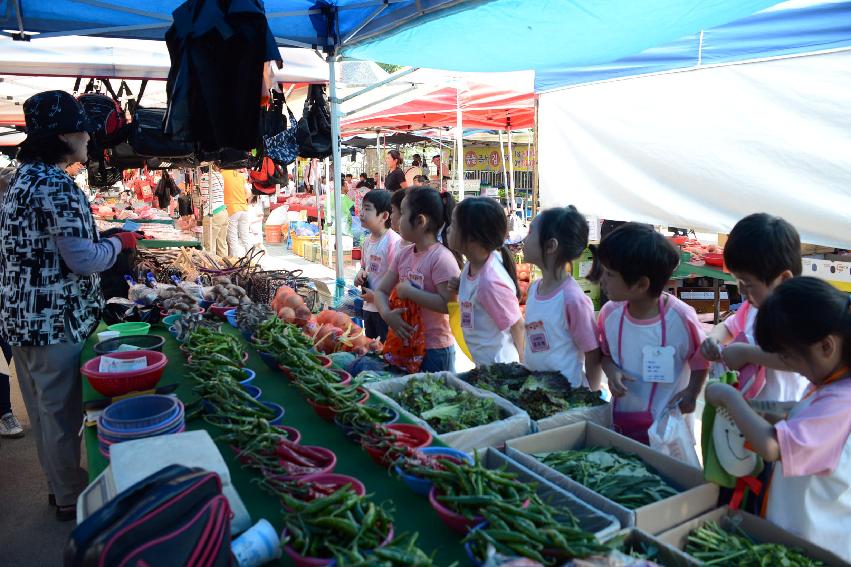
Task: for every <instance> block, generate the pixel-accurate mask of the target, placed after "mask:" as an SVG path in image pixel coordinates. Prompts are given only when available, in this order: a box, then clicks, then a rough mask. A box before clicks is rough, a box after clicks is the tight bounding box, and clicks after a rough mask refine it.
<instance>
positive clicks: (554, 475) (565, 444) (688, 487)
mask: <svg viewBox="0 0 851 567" xmlns="http://www.w3.org/2000/svg"><path fill="white" fill-rule="evenodd" d="M586 447H599V448H608V447H614V448H616V449H618V450H620V451H621V452H623V453H626V454H631V455H636V456H638V457H639V458H640V459H641V460H642V461H644V462H645V463H646V464H647V465H648V466H649V467H650V468H651V469H652V470H653V471H654V472H656V473H657V474H659V476H661V477H662V478H663V479H664V480H665V481H666V482H668V483H669V484H670V485H671V486H673V487H674V488H675V489H677V490H680V493H679V494H677V495H676V496H672V497H670V498H666V499H665V500H661V501H659V502H654V503H653V504H648V505H647V506H642V507H641V508H637V509H635V510H631V509H629V508H626V507H624V506H621V505H620V504H617V503H616V502H613V501H612V500H609V499H608V498H605V497H604V496H602V495H600V494H598V493H596V492H594V491H592V490H590V489H589V488H586V487H585V486H583V485H582V484H580V483H578V482H576V481H575V480H573V479H571V478H569V477H567V476H565V475H563V474H561V473H558V472H556V471H555V470H553V469H552V468H550V467H548V466H546V465H544V464H542V463H541V462H540V461H538V460H537V459H535V458H534V457H532V454H533V453H546V452H550V451H564V450H568V449H584V448H586ZM506 454H507V455H508V456H509V457H510V458H512V459H514V460H516V461H517V462H519V463H520V464H521V465H524V466H526V467H527V468H529V469H531V470H532V471H533V472H535V473H538V474H539V475H541V476H543V477H544V478H546V479H548V480H551V481H552V482H554V483H555V484H557V485H558V486H561V487H562V488H564V489H565V490H567V491H569V492H571V493H573V494H575V495H576V496H577V497H579V498H580V499H581V500H584V501H585V502H587V503H588V504H590V505H591V506H593V507H594V508H597V509H598V510H602V511H603V512H606V513H609V514H612V515H613V516H614V517H616V518H617V519H618V520H620V522H621V525H622V526H624V527H632V526H636V527H638V528H640V529H642V530H644V531H646V532H648V533H651V534H658V533H661V532H663V531H665V530H667V529H669V528H671V527H673V526H676V525H679V524H681V523H683V522H685V521H686V520H689V519H691V518H694V517H695V516H697V515H699V514H703V513H704V512H706V511H708V510H712V509H713V508H716V507H717V506H718V486H717V485H715V484H710V483H707V482H706V481H705V480H704V478H703V471H701V470H700V469H696V468H693V467H690V466H688V465H686V464H684V463H681V462H680V461H677V460H676V459H673V458H671V457H669V456H667V455H663V454H662V453H659V452H657V451H654V450H652V449H651V448H650V447H647V446H646V445H642V444H641V443H638V442H637V441H633V440H632V439H629V438H627V437H624V436H623V435H619V434H617V433H615V432H614V431H611V430H609V429H605V428H603V427H600V426H599V425H595V424H593V423H588V422H584V423H575V424H573V425H566V426H564V427H559V428H557V429H551V430H549V431H545V432H543V433H536V434H534V435H529V436H527V437H522V438H519V439H513V440H510V441H508V442H507V443H506Z"/></svg>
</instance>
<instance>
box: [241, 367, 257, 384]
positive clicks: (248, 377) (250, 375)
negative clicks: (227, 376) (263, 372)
mask: <svg viewBox="0 0 851 567" xmlns="http://www.w3.org/2000/svg"><path fill="white" fill-rule="evenodd" d="M242 371H243V372H245V376H246V379H245V380H240V381H239V383H240V384H242V385H243V386H247V385H248V384H251V382H252V380H254V379H255V378H257V373H256V372H254V371H253V370H251V369H250V368H243V369H242Z"/></svg>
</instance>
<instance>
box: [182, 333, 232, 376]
mask: <svg viewBox="0 0 851 567" xmlns="http://www.w3.org/2000/svg"><path fill="white" fill-rule="evenodd" d="M183 346H184V347H185V348H186V350H188V351H189V354H191V355H192V360H193V362H194V361H195V360H199V361H200V359H202V358H203V359H209V360H212V361H219V362H220V363H221V361H222V360H225V359H226V360H228V361H230V363H231V364H235V365H237V366H241V365H242V356H243V348H242V343H241V342H240V340H239V339H238V338H236V337H235V336H233V335H228V334H225V333H221V332H217V331H215V330H212V329H207V328H205V327H201V328H198V329H196V330H195V331H193V332H192V333H191V334H190V335H189V337H188V338H187V339H186V342H185V343H184V345H183Z"/></svg>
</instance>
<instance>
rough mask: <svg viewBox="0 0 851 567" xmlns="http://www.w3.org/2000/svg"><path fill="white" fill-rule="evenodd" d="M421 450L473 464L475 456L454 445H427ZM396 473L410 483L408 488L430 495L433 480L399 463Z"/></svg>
mask: <svg viewBox="0 0 851 567" xmlns="http://www.w3.org/2000/svg"><path fill="white" fill-rule="evenodd" d="M419 452H421V453H424V454H426V455H431V456H435V457H438V458H447V459H448V460H451V461H452V462H455V463H462V462H465V461H466V462H468V463H470V464H473V457H471V456H470V455H468V454H467V453H465V452H464V451H459V450H458V449H453V448H452V447H425V448H423V449H420V450H419ZM396 473H397V474H398V475H399V476H400V477H401V479H402V481H403V482H404V483H405V484H407V485H408V488H410V489H411V490H413V491H414V492H416V493H417V494H421V495H422V496H428V493H429V491H430V490H431V487H432V482H431V481H430V480H427V479H424V478H420V477H418V476H414V475H411V474H408V473H406V472H405V471H403V470H402V469H401V467H399V465H396Z"/></svg>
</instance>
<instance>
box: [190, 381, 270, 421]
mask: <svg viewBox="0 0 851 567" xmlns="http://www.w3.org/2000/svg"><path fill="white" fill-rule="evenodd" d="M194 389H195V391H196V392H197V393H198V394H199V395H200V396H201V397H202V398H204V399H205V400H207V401H208V402H209V403H210V404H212V405H213V406H214V407H215V408H216V409H215V411H216V413H218V414H221V415H226V416H232V415H238V416H242V417H254V418H266V419H268V418H272V417H274V416H275V410H273V409H271V408H269V407H267V406H264V405H263V402H261V401H260V400H255V399H254V398H252V397H251V396H250V395H249V394H248V392H246V391H245V388H243V387H242V385H241V384H240V383H239V382H237V381H236V380H234V379H233V378H232V377H231V376H230V375H229V374H226V373H218V372H217V373H215V374H213V375H211V376H208V377H207V378H206V379H205V380H203V381H200V382H198V384H197V385H196V386H195V388H194Z"/></svg>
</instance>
